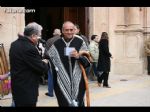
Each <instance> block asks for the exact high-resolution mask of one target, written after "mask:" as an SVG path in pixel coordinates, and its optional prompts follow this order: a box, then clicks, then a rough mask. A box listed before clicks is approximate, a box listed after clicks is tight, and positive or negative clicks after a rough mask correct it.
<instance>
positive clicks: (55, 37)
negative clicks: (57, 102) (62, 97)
mask: <svg viewBox="0 0 150 112" xmlns="http://www.w3.org/2000/svg"><path fill="white" fill-rule="evenodd" d="M60 36H61V31H60V29H54V32H53V37H52V38H50V39H48V40H47V42H46V49H45V53H46V56H45V57H47V59H49V61H50V62H51V60H50V58H49V56H48V55H47V51H48V50H49V48H50V47H51V46H52V45H53V43H54V42H55V41H56V40H58V39H60V38H61V37H60ZM49 66H50V69H49V71H48V92H46V93H45V95H47V96H50V97H53V96H54V95H53V89H54V87H53V74H52V70H51V69H52V68H51V64H50V63H49Z"/></svg>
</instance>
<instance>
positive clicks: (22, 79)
mask: <svg viewBox="0 0 150 112" xmlns="http://www.w3.org/2000/svg"><path fill="white" fill-rule="evenodd" d="M9 58H10V72H11V82H12V95H13V99H14V101H15V102H17V103H21V104H32V103H36V102H37V97H38V87H39V78H40V75H42V74H43V73H44V72H45V73H47V71H48V66H47V64H45V63H44V62H42V60H41V57H40V55H39V52H38V50H37V48H36V47H35V46H34V44H33V43H32V42H31V41H30V40H29V39H28V38H26V37H19V38H18V39H17V40H16V41H15V42H13V43H12V44H11V47H10V51H9Z"/></svg>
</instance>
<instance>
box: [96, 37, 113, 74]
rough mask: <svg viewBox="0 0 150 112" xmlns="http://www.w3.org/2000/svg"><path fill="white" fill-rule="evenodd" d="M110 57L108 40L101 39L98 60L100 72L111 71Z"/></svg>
mask: <svg viewBox="0 0 150 112" xmlns="http://www.w3.org/2000/svg"><path fill="white" fill-rule="evenodd" d="M110 57H111V53H110V52H109V47H108V40H107V39H101V40H100V42H99V59H98V66H97V70H98V71H103V72H109V71H110V64H111V63H110Z"/></svg>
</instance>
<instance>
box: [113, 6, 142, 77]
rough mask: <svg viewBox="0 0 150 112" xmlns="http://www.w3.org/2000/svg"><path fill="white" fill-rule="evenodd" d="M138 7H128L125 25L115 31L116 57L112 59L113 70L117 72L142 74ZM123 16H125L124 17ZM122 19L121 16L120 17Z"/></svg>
mask: <svg viewBox="0 0 150 112" xmlns="http://www.w3.org/2000/svg"><path fill="white" fill-rule="evenodd" d="M139 11H140V10H139V8H138V7H131V8H128V13H127V14H125V15H126V16H128V19H125V18H124V20H128V21H126V27H124V28H118V27H117V29H116V30H115V32H116V39H115V40H116V41H115V42H116V45H117V46H116V49H115V50H116V51H115V53H116V55H115V56H116V57H115V61H114V65H115V69H114V72H115V73H117V74H127V75H128V74H135V75H138V74H143V73H144V60H143V57H142V50H143V40H144V39H143V28H142V25H141V23H140V21H141V20H140V18H141V17H140V12H139ZM126 16H125V17H126ZM122 19H123V18H122Z"/></svg>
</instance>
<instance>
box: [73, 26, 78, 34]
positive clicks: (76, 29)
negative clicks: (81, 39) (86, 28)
mask: <svg viewBox="0 0 150 112" xmlns="http://www.w3.org/2000/svg"><path fill="white" fill-rule="evenodd" d="M74 30H75V34H78V33H79V29H78V28H77V27H76V26H75V27H74Z"/></svg>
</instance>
